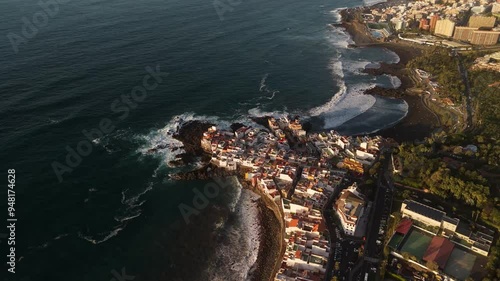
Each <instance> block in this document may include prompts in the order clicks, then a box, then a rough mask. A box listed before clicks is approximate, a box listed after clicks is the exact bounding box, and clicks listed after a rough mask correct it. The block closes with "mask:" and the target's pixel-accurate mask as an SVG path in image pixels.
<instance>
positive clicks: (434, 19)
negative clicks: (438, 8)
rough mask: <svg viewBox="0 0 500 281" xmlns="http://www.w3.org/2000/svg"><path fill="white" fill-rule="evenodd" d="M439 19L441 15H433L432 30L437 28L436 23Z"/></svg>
mask: <svg viewBox="0 0 500 281" xmlns="http://www.w3.org/2000/svg"><path fill="white" fill-rule="evenodd" d="M438 20H439V15H433V16H432V17H431V23H430V25H429V27H430V30H431V31H434V30H436V23H437V21H438Z"/></svg>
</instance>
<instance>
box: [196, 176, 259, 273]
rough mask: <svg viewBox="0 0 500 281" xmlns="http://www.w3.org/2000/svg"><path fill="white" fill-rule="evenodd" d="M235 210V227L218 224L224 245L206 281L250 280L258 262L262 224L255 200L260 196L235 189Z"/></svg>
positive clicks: (239, 186)
mask: <svg viewBox="0 0 500 281" xmlns="http://www.w3.org/2000/svg"><path fill="white" fill-rule="evenodd" d="M236 188H237V189H239V193H237V194H235V197H234V201H233V203H234V206H235V208H234V209H232V211H231V214H230V216H234V217H235V220H234V222H232V223H221V222H220V221H218V222H216V228H215V229H217V230H218V232H219V233H218V235H221V237H222V241H221V243H220V244H219V245H218V247H217V250H216V253H215V256H214V258H213V259H211V260H210V262H209V266H208V267H207V269H206V272H205V273H204V276H206V279H207V280H214V281H233V280H234V281H241V280H249V279H250V277H251V276H250V274H251V270H252V267H253V266H254V264H255V262H256V261H257V257H258V253H259V246H260V235H261V234H260V221H259V214H258V207H257V202H256V199H257V198H259V196H258V195H257V194H255V193H253V192H251V191H250V190H247V189H242V187H241V185H239V184H238V186H236Z"/></svg>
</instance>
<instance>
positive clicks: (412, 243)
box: [400, 228, 432, 260]
mask: <svg viewBox="0 0 500 281" xmlns="http://www.w3.org/2000/svg"><path fill="white" fill-rule="evenodd" d="M407 236H408V237H407V238H406V239H405V240H406V241H403V243H404V244H403V247H401V251H400V252H401V253H404V252H408V253H409V254H410V255H412V256H415V257H417V259H418V260H421V259H422V257H423V256H424V254H425V251H426V250H427V247H429V244H430V243H431V240H432V236H431V235H430V234H428V233H426V232H423V231H421V230H419V229H416V228H412V229H411V230H410V233H409V234H408V235H407Z"/></svg>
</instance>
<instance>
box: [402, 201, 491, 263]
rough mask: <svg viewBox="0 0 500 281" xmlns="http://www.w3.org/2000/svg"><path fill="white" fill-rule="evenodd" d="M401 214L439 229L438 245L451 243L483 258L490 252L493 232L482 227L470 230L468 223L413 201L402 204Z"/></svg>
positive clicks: (477, 226)
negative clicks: (444, 240) (459, 245)
mask: <svg viewBox="0 0 500 281" xmlns="http://www.w3.org/2000/svg"><path fill="white" fill-rule="evenodd" d="M401 213H402V215H403V217H406V218H410V219H412V220H414V221H418V222H420V223H422V224H424V225H426V226H430V227H434V228H436V229H439V230H438V234H439V235H440V236H436V237H439V238H436V239H437V241H438V242H439V243H440V245H445V244H447V245H449V243H452V242H451V241H453V242H455V243H459V244H461V245H462V246H464V247H467V248H469V249H470V250H472V251H474V252H476V253H478V254H481V255H483V256H487V255H488V253H489V251H490V248H491V244H492V243H493V236H494V234H495V232H494V231H493V230H491V229H488V228H486V227H484V226H481V225H476V226H475V229H474V230H472V228H471V227H470V225H469V224H468V223H466V222H463V221H461V220H460V219H458V218H452V217H449V216H447V215H446V213H445V212H444V211H441V210H438V209H435V208H433V207H430V206H427V205H425V204H422V203H419V202H416V201H413V200H405V201H404V202H403V204H402V205H401ZM443 239H446V240H447V242H443ZM436 243H437V242H436ZM431 245H432V244H431ZM447 248H450V247H447ZM450 252H451V251H450ZM424 260H425V257H424ZM438 264H439V262H438Z"/></svg>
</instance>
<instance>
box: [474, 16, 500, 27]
mask: <svg viewBox="0 0 500 281" xmlns="http://www.w3.org/2000/svg"><path fill="white" fill-rule="evenodd" d="M495 21H496V18H495V17H485V16H471V17H470V19H469V24H468V26H469V27H477V28H479V27H488V28H492V27H494V26H495Z"/></svg>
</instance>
